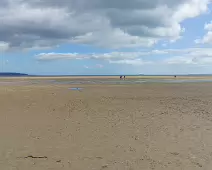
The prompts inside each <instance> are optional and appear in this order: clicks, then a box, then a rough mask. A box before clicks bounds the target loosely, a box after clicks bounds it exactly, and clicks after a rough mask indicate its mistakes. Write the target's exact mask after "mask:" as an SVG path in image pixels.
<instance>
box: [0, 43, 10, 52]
mask: <svg viewBox="0 0 212 170" xmlns="http://www.w3.org/2000/svg"><path fill="white" fill-rule="evenodd" d="M8 49H9V44H8V43H6V42H1V41H0V52H4V51H7V50H8Z"/></svg>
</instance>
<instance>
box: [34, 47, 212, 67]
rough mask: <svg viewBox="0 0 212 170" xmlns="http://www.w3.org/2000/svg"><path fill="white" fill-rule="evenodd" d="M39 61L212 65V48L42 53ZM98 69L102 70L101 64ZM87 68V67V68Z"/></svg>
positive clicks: (38, 58) (137, 64)
mask: <svg viewBox="0 0 212 170" xmlns="http://www.w3.org/2000/svg"><path fill="white" fill-rule="evenodd" d="M151 56H162V57H160V58H161V60H159V61H158V60H157V61H156V60H152V59H151ZM35 57H36V58H37V60H39V61H53V60H74V59H81V60H84V59H92V60H98V61H101V60H102V61H107V62H109V63H113V64H127V65H134V66H139V65H147V64H172V65H173V64H190V65H203V64H204V65H210V64H212V49H211V48H186V49H164V50H151V51H142V52H111V53H101V54H98V53H93V54H78V53H41V54H38V55H36V56H35ZM96 67H99V68H102V67H103V66H102V65H101V64H97V65H96ZM85 68H86V67H85Z"/></svg>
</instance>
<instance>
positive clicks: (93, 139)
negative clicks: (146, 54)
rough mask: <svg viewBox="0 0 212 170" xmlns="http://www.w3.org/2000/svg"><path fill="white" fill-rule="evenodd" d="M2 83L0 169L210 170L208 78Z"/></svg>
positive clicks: (211, 118) (210, 97)
mask: <svg viewBox="0 0 212 170" xmlns="http://www.w3.org/2000/svg"><path fill="white" fill-rule="evenodd" d="M69 87H70V86H64V85H61V86H52V85H44V86H41V85H37V86H32V85H30V86H22V87H20V86H14V87H13V86H11V87H3V86H1V87H0V169H1V170H60V169H62V170H63V169H64V170H107V169H108V170H200V169H201V170H211V169H212V83H205V84H203V83H197V84H143V85H122V86H118V85H113V86H112V85H110V86H109V85H101V86H98V85H95V86H94V85H84V86H83V87H84V89H83V90H82V91H72V90H69V89H68V88H69Z"/></svg>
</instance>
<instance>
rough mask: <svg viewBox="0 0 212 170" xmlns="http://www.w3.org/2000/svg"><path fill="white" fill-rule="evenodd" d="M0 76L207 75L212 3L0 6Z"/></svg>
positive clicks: (137, 0)
mask: <svg viewBox="0 0 212 170" xmlns="http://www.w3.org/2000/svg"><path fill="white" fill-rule="evenodd" d="M0 23H1V24H0V72H20V73H27V74H36V75H91V74H95V75H104V74H105V75H110V74H154V75H155V74H212V48H211V47H212V0H151V1H150V0H130V1H129V0H1V1H0Z"/></svg>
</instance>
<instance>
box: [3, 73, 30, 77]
mask: <svg viewBox="0 0 212 170" xmlns="http://www.w3.org/2000/svg"><path fill="white" fill-rule="evenodd" d="M21 76H28V74H23V73H0V77H21Z"/></svg>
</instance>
